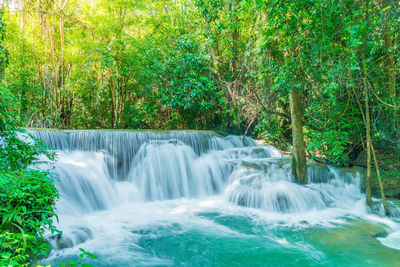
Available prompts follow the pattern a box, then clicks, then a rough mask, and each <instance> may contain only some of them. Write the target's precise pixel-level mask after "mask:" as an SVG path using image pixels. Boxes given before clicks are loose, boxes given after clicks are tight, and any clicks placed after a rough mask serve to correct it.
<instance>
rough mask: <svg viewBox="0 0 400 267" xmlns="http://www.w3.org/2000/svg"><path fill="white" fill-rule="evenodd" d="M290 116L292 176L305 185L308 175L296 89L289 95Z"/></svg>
mask: <svg viewBox="0 0 400 267" xmlns="http://www.w3.org/2000/svg"><path fill="white" fill-rule="evenodd" d="M290 114H291V117H292V133H293V155H292V174H293V176H294V178H295V179H296V181H297V182H298V183H300V184H306V183H307V182H308V175H307V161H306V149H305V144H304V135H303V122H302V119H303V110H302V103H301V97H300V92H299V90H297V89H293V90H292V92H291V93H290Z"/></svg>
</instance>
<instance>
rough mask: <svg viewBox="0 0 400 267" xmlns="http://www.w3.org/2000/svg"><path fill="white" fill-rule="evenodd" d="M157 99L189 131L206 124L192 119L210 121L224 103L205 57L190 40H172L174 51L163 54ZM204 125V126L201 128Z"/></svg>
mask: <svg viewBox="0 0 400 267" xmlns="http://www.w3.org/2000/svg"><path fill="white" fill-rule="evenodd" d="M162 70H163V72H162V77H163V80H162V81H161V88H160V89H159V91H158V98H159V99H161V104H162V105H164V106H165V107H167V106H168V107H170V108H173V109H174V110H176V111H177V113H178V114H180V115H181V116H182V117H183V121H182V122H181V123H184V124H185V122H187V123H188V124H187V126H188V127H189V128H203V127H204V126H207V124H204V123H202V122H201V121H198V120H196V118H200V119H203V118H205V119H206V120H207V119H208V120H212V118H213V117H215V116H217V115H218V113H219V110H220V109H221V107H223V106H224V104H225V99H224V98H223V95H222V92H221V91H220V90H219V88H218V87H217V86H216V84H215V82H214V80H213V78H212V77H211V74H212V72H211V69H210V61H209V57H208V54H207V53H206V51H204V48H201V47H200V46H199V45H198V44H197V43H196V42H195V41H194V40H193V36H183V37H181V38H180V39H178V40H177V41H176V49H174V50H171V51H170V54H169V55H167V58H166V61H165V62H164V64H163V68H162ZM203 125H204V126H203Z"/></svg>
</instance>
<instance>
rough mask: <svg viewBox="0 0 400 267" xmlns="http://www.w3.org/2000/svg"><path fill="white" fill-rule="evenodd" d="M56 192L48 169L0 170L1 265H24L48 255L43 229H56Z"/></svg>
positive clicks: (48, 247) (48, 248)
mask: <svg viewBox="0 0 400 267" xmlns="http://www.w3.org/2000/svg"><path fill="white" fill-rule="evenodd" d="M57 198H58V192H57V190H56V188H55V186H54V184H53V181H52V179H51V178H50V176H49V174H48V173H44V172H39V171H35V170H20V171H5V170H4V169H2V170H1V171H0V217H1V218H2V220H1V225H0V265H2V266H3V265H6V266H8V265H27V264H28V262H31V261H34V260H37V259H38V258H40V257H45V256H47V253H48V251H49V250H50V246H49V245H48V244H47V243H46V242H45V240H44V238H43V236H42V233H43V231H44V230H45V229H49V230H51V231H55V228H54V227H53V224H52V218H53V216H55V213H54V210H53V205H54V202H55V200H56V199H57Z"/></svg>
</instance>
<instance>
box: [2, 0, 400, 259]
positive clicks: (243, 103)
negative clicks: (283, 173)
mask: <svg viewBox="0 0 400 267" xmlns="http://www.w3.org/2000/svg"><path fill="white" fill-rule="evenodd" d="M0 4H1V10H0V112H1V117H0V157H1V158H0V185H1V188H0V204H1V206H0V214H1V216H2V219H0V222H1V225H0V256H1V258H0V265H4V266H7V265H10V266H11V265H20V264H22V265H23V264H25V265H27V266H28V263H29V264H32V263H36V262H40V260H41V259H42V258H45V257H47V256H48V252H49V251H50V249H51V248H50V247H51V246H50V245H49V244H48V242H46V239H48V238H47V237H46V233H47V235H48V232H52V234H53V236H55V235H57V233H58V232H60V231H59V230H58V229H57V227H55V226H54V225H53V224H54V223H53V221H54V219H52V218H54V217H53V216H57V215H55V214H56V213H55V209H54V207H55V203H56V202H57V199H59V198H60V199H61V198H62V192H60V194H61V197H60V195H59V192H58V191H60V190H61V191H62V187H59V186H57V182H53V181H54V179H57V178H54V176H57V175H58V176H60V174H59V173H57V171H56V173H57V174H54V173H53V172H52V171H43V170H41V169H40V168H39V169H37V168H33V169H32V168H31V167H30V166H32V164H33V165H35V162H38V163H40V162H41V161H43V154H44V155H46V156H47V157H48V159H50V160H55V158H57V156H55V152H54V150H53V149H55V150H56V151H58V150H62V149H64V147H62V148H61V145H59V143H57V142H56V141H54V140H55V139H54V138H55V137H54V136H55V134H54V136H53V135H51V134H52V133H51V131H50V132H49V133H47V135H45V134H40V133H39V134H38V133H31V132H30V131H31V129H37V131H39V132H40V131H41V130H43V129H52V131H53V130H54V131H55V132H57V131H59V130H60V131H61V132H62V131H65V132H68V131H75V130H99V131H100V130H115V131H116V130H118V131H121V133H122V132H125V131H131V130H140V132H146V131H154V130H162V131H168V132H171V134H170V135H173V133H175V131H176V130H179V131H182V130H190V131H196V132H197V131H198V133H199V135H201V133H202V132H203V131H205V132H208V131H211V132H213V133H217V135H218V136H231V135H235V136H239V137H238V140H242V142H243V143H245V140H247V139H246V138H251V140H253V139H257V140H262V141H263V143H264V144H271V145H273V146H274V147H276V148H277V150H279V151H280V152H281V153H283V154H285V155H292V160H291V174H292V175H293V177H294V180H295V181H296V182H297V184H296V186H300V187H301V188H306V189H308V187H310V186H309V185H307V184H309V183H314V182H315V181H314V180H313V179H314V178H313V177H314V176H313V175H314V174H313V172H312V171H311V172H310V167H309V168H307V165H308V166H309V165H310V163H308V164H307V162H311V161H312V162H313V164H321V165H324V166H325V164H328V165H329V166H335V168H342V169H346V168H347V169H350V168H353V167H357V168H359V169H357V170H359V171H360V175H361V176H363V177H364V176H365V177H364V178H362V180H363V181H362V184H363V185H362V190H363V192H362V194H364V193H365V196H364V195H363V198H364V200H363V202H366V204H367V206H369V207H370V208H371V209H372V210H374V208H373V203H375V202H376V201H377V199H381V201H382V203H383V204H382V205H383V206H384V207H383V209H384V213H385V215H387V216H389V215H390V207H389V206H391V205H392V204H390V205H389V204H387V203H386V199H387V198H388V200H389V201H390V200H392V199H399V198H400V2H398V1H392V0H299V1H290V0H114V1H109V0H86V1H79V0H9V1H0ZM56 129H57V130H56ZM122 130H123V131H122ZM21 132H22V133H25V134H26V133H27V134H28V135H29V136H30V137H29V138H32V140H31V141H30V142H27V141H26V140H24V138H21ZM100 132H101V131H100ZM82 133H85V131H82ZM113 133H114V135H116V134H117V133H115V132H113ZM72 134H73V133H72ZM72 134H71V135H72ZM161 135H162V134H161ZM164 135H167V134H164ZM176 135H179V134H176ZM204 135H206V134H204ZM49 136H50V137H49ZM99 136H101V135H100V134H99ZM114 137H115V136H114ZM114 137H109V138H111V139H112V138H114ZM46 138H47V139H46ZM57 138H60V137H57ZM71 138H72V137H71ZM71 138H70V139H71ZM80 138H83V137H80ZM85 138H87V139H82V140H83V141H81V142H83V143H85V142H86V144H87V146H88V147H89V146H91V145H92V143H90V144H89V141H88V140H89V137H85ZM99 138H103V139H104V140H103V139H101V140H103V141H101V142H108V141H107V140H108V139H107V137H99ZM115 138H116V137H115ZM118 138H120V139H121V138H122V137H118ZM124 138H125V137H124ZM126 138H128V137H126ZM129 138H130V137H129ZM129 138H128V139H129ZM138 138H139V137H138ZM140 138H144V137H140ZM146 138H150V139H151V138H153V137H146ZM157 138H158V137H157ZM157 138H156V139H157ZM163 138H164V137H163ZM165 138H167V137H165ZM168 138H172V139H174V140H175V139H177V140H178V141H179V142H180V141H182V140H183V141H182V142H184V143H185V142H187V141H186V139H185V138H183V137H182V138H183V139H182V140H181V139H179V138H181V137H179V136H178V137H171V136H169V137H168ZM188 138H189V137H188ZM190 138H192V137H190ZM196 138H197V137H196ZM199 138H200V137H199ZM201 138H203V137H201ZM207 138H210V137H207ZM218 138H220V137H218ZM221 138H222V137H221ZM120 139H118V140H120ZM128 139H126V140H128ZM150 139H149V140H150ZM49 140H50V141H49ZM85 140H86V141H85ZM90 140H91V139H90ZM113 140H114V139H113ZM121 140H122V139H121ZM124 140H125V139H124ZM129 140H131V139H129ZM141 140H142V139H141ZM146 140H147V139H146ZM157 140H158V139H157ZM199 140H200V139H199ZM218 140H219V139H218ZM249 140H250V139H249ZM59 142H61V141H59ZM69 142H72V141H69ZM99 142H100V141H99ZM132 142H134V141H132ZM135 142H136V141H135ZM190 142H192V143H193V142H194V141H190ZM196 142H197V141H196ZM199 142H200V141H199ZM201 142H203V141H201ZM201 142H200V143H201ZM216 142H217V141H216ZM218 142H222V141H218ZM249 142H250V141H249ZM150 143H151V142H150ZM192 143H190V144H191V145H192ZM107 144H108V143H107ZM185 144H186V145H187V143H185ZM196 144H197V143H196ZM201 144H202V143H201ZM113 145H115V146H117V145H116V143H113ZM169 145H171V144H169ZM93 146H94V145H93ZM177 146H178V147H179V144H178V145H177ZM199 146H201V145H199ZM221 146H222V145H221ZM245 146H246V145H245ZM51 147H52V148H51ZM71 147H72V146H71ZM71 147H70V150H71V149H72V148H71ZM82 147H83V145H82ZM100 147H101V148H102V149H108V148H107V146H106V145H104V147H102V145H100ZM175 148H176V147H175ZM175 148H174V149H175ZM74 149H81V148H78V147H77V146H76V147H74ZM118 149H119V147H118ZM132 149H133V148H132ZM134 149H136V148H134ZM137 149H139V148H137ZM165 149H166V148H165ZM176 149H178V148H176ZM182 149H183V148H182ZM196 149H197V147H194V149H193V150H194V151H195V152H196V153H198V154H199V155H200V156H199V157H200V158H201V155H204V154H202V153H206V152H205V150H204V149H203V148H201V149H203V150H204V151H203V150H201V149H200V148H199V151H200V152H199V151H197V150H196ZM207 149H208V148H207ZM81 150H84V151H86V150H89V149H88V148H86V147H85V148H83V149H81ZM96 151H99V147H96ZM110 151H111V150H110ZM110 151H108V152H109V153H110V155H112V156H115V155H116V154H115V153H117V152H115V151H114V150H112V151H111V152H110ZM113 151H114V152H113ZM118 151H119V150H118ZM140 151H141V150H140V149H139V150H138V151H136V150H135V153H137V155H139V154H140V153H139V152H140ZM151 151H152V150H150V149H149V150H146V153H147V154H146V153H144V154H143V155H150V154H151ZM162 151H164V150H162ZM169 151H171V150H169ZM113 153H114V154H113ZM118 153H120V152H118ZM124 153H125V152H124ZM160 153H161V152H160ZM163 153H169V152H167V150H165V151H164V152H163ZM171 153H172V152H171ZM207 153H208V152H207ZM269 153H270V152H269ZM124 155H125V154H124ZM135 155H136V154H135ZM185 155H186V154H185ZM60 157H61V156H60ZM115 157H116V158H115V160H116V161H120V160H121V157H122V156H121V155H120V154H118V155H117V156H115ZM127 157H128V159H129V160H131V158H130V157H131V156H127ZM132 157H133V156H132ZM143 157H145V156H143ZM154 157H156V156H154ZM61 158H62V157H61ZM135 158H136V156H135ZM179 159H180V158H179ZM195 159H196V160H197V159H198V158H195ZM83 161H85V160H83ZM109 161H110V162H111V161H112V160H109ZM109 161H107V160H106V159H105V162H106V163H107V164H111V163H109ZM193 161H194V160H193ZM133 162H136V161H133ZM154 162H155V161H154ZM162 162H164V163H165V162H166V161H162ZM121 164H122V163H121V162H120V163H118V164H117V166H119V167H116V168H122V167H120V166H121ZM165 164H167V163H165ZM168 164H173V163H168ZM246 164H247V163H246ZM252 164H253V163H252ZM254 164H255V163H254ZM257 164H258V163H257ZM122 165H123V164H122ZM135 166H136V165H135ZM196 166H197V165H196ZM246 166H247V165H246ZM60 168H61V167H60ZM107 168H110V167H109V166H108V165H107ZM124 168H125V167H124ZM126 168H128V169H129V170H130V172H129V171H126V173H125V169H124V170H123V171H122V170H120V169H118V170H117V171H115V172H116V173H117V174H115V175H114V176H112V175H111V174H110V177H114V178H112V179H116V180H118V181H121V180H123V179H125V178H126V177H128V176H129V175H133V174H131V173H132V172H133V170H131V169H130V168H134V167H132V166H131V167H126ZM143 168H144V167H143ZM177 168H181V167H177ZM210 168H211V167H210ZM221 168H222V167H221ZM253 168H255V167H254V166H253V165H251V166H250V167H249V166H247V169H248V171H250V170H251V169H253ZM137 169H140V168H139V167H138V168H137ZM148 169H156V167H154V166H153V165H151V166H150V167H149V166H148ZM307 169H308V170H307ZM108 172H110V173H111V171H110V170H109V169H108ZM137 172H138V171H137ZM166 172H168V171H165V173H166ZM60 173H61V172H60ZM121 173H124V175H125V176H126V177H125V176H123V175H122V174H121ZM210 173H211V171H210ZM107 175H108V174H107ZM143 175H144V174H143ZM146 175H147V174H146ZM149 175H150V174H149ZM151 175H154V174H151ZM160 175H161V174H160ZM179 175H182V172H180V174H179ZM229 175H230V176H229V177H233V176H232V174H229ZM172 176H174V175H172V174H171V177H172ZM122 177H124V178H122ZM129 177H130V176H129ZM213 177H214V178H215V175H214V176H213ZM60 179H63V178H62V175H61V177H60ZM132 179H133V180H132V181H135V180H134V178H132ZM188 179H189V178H188ZM193 179H194V178H193ZM196 179H197V178H196ZM199 179H200V178H199ZM189 181H190V180H189ZM226 181H227V180H223V182H221V183H226ZM161 183H162V182H161ZM189 183H191V182H189ZM138 184H139V185H142V184H141V183H139V182H138ZM216 184H218V183H217V182H213V186H214V187H218V186H217V185H216ZM304 184H306V185H305V186H304ZM139 185H138V186H139ZM183 185H184V183H183ZM56 187H57V188H56ZM60 188H61V189H60ZM154 188H155V187H154ZM168 188H169V189H168V190H169V191H168V192H169V193H168V194H170V193H171V190H173V189H171V188H172V187H171V186H170V187H168ZM227 188H228V187H227ZM188 190H189V191H190V190H192V189H188ZM207 190H208V189H207ZM207 190H206V191H207ZM213 190H216V192H220V191H219V189H215V188H214V189H213ZM223 190H225V189H221V191H223ZM226 190H227V189H226ZM299 190H300V189H299ZM147 191H148V190H147ZM147 191H146V190H144V192H147ZM189 191H188V192H189ZM135 192H136V191H135ZM182 192H183V191H182ZM184 192H186V191H184ZM190 192H192V191H190ZM207 192H208V191H207ZM265 192H266V191H264V192H263V194H266V193H265ZM299 192H300V191H299ZM192 193H193V192H192ZM213 193H215V192H214V191H213ZM144 194H146V193H144ZM310 194H312V193H310ZM360 194H361V193H360ZM21 195H24V197H21ZM155 195H156V194H152V195H151V196H146V195H145V196H144V198H145V199H146V200H164V199H176V198H179V197H188V196H189V195H186V193H182V194H178V193H177V194H175V195H173V196H168V197H167V196H166V195H162V194H161V195H157V197H156V198H155V199H154V196H155ZM29 196H34V198H29ZM190 196H191V195H190ZM196 197H197V195H196ZM277 198H278V199H279V196H277ZM232 199H234V197H233V195H232V196H231V197H230V201H231V202H232ZM238 199H239V198H238ZM60 202H61V203H64V202H62V201H61V200H60ZM81 202H82V201H81ZM278 202H280V200H279V201H278ZM289 202H290V201H289ZM238 203H239V205H241V204H240V203H242V202H241V201H240V199H239V200H238ZM279 205H282V203H281V202H280V204H279ZM100 206H101V205H100ZM241 206H243V205H241ZM245 206H246V205H245ZM289 206H290V205H289ZM296 207H297V206H296ZM329 207H330V206H329ZM253 208H259V206H257V205H256V206H255V207H253ZM274 211H276V210H274ZM299 211H300V212H303V211H302V210H299ZM385 215H383V216H385ZM399 216H400V210H399ZM60 221H61V222H62V219H61V220H60ZM143 231H144V230H143ZM58 234H59V235H60V236H61V232H60V233H58ZM57 238H58V237H57ZM57 240H58V239H57ZM148 242H150V241H148ZM140 244H141V243H140ZM146 244H148V243H146ZM397 244H398V245H397V246H398V247H400V239H397ZM74 245H75V243H74ZM141 246H142V245H141ZM16 247H18V249H16ZM85 249H86V250H88V251H91V247H90V246H89V247H87V248H86V247H85ZM153 249H154V248H153ZM93 250H94V254H96V249H93ZM154 250H155V251H159V250H157V249H154ZM81 251H82V253H83V254H81V255H82V257H83V256H85V257H88V258H89V261H91V260H92V261H93V262H92V264H94V266H97V264H96V261H95V260H96V259H95V258H97V257H96V256H95V255H92V254H91V253H89V252H86V251H85V250H84V249H82V250H81ZM398 251H399V250H396V253H399V252H398ZM160 253H161V252H160ZM165 253H166V252H165ZM391 253H394V254H396V253H395V252H391ZM75 254H77V253H75ZM98 254H99V255H100V256H101V255H102V252H101V251H100V252H98ZM40 255H42V256H40ZM96 255H97V254H96ZM397 255H398V254H397ZM156 256H158V257H160V258H162V257H161V256H162V255H161V256H160V255H159V254H157V253H156ZM215 257H216V259H220V258H218V257H217V256H215ZM67 258H68V257H66V258H59V259H60V260H67ZM68 259H69V258H68ZM72 259H73V257H72ZM174 259H175V258H174ZM181 262H183V263H186V264H189V265H192V266H204V265H208V264H206V263H205V262H190V261H187V259H181ZM322 262H323V261H322V260H321V261H319V263H322ZM114 263H115V262H112V264H114ZM156 263H157V262H156ZM156 263H154V264H153V263H152V264H150V265H157V264H156ZM350 263H351V262H347V264H350ZM353 263H354V262H353ZM358 263H360V262H358ZM375 263H376V264H378V265H379V263H382V262H379V261H377V262H375ZM74 264H78V263H77V259H76V261H75V263H74ZM79 264H80V262H79ZM110 264H111V263H110V262H108V263H104V266H114V265H110ZM115 264H116V265H115V266H124V265H123V264H122V263H120V264H121V265H118V263H115ZM141 264H143V262H142V263H140V262H139V263H138V265H140V266H141ZM160 264H161V263H160ZM174 264H175V265H178V264H177V262H175V261H174V262H173V264H172V265H174ZM282 264H284V263H282ZM304 264H306V265H308V264H310V262H308V263H304ZM330 264H332V262H330ZM335 264H338V265H341V264H345V265H346V262H344V261H342V260H340V259H339V260H338V261H336V262H335ZM161 265H162V264H161ZM167 265H168V264H167ZM239 265H241V264H239ZM244 265H246V264H244ZM249 265H251V264H250V263H249ZM272 265H276V264H274V263H272ZM277 265H279V264H277ZM300 265H302V264H300ZM311 265H312V264H311ZM389 265H390V264H389ZM66 266H70V265H68V264H67V265H66ZM72 266H73V265H72ZM99 266H103V265H99ZM125 266H126V265H125ZM221 266H223V264H221Z"/></svg>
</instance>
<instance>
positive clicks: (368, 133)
mask: <svg viewBox="0 0 400 267" xmlns="http://www.w3.org/2000/svg"><path fill="white" fill-rule="evenodd" d="M363 69H364V79H363V80H364V94H365V129H366V137H365V138H366V141H367V145H366V147H367V189H366V201H367V205H368V206H371V203H372V198H371V119H370V115H369V89H368V84H367V77H368V75H367V69H366V63H365V56H364V54H363Z"/></svg>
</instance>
